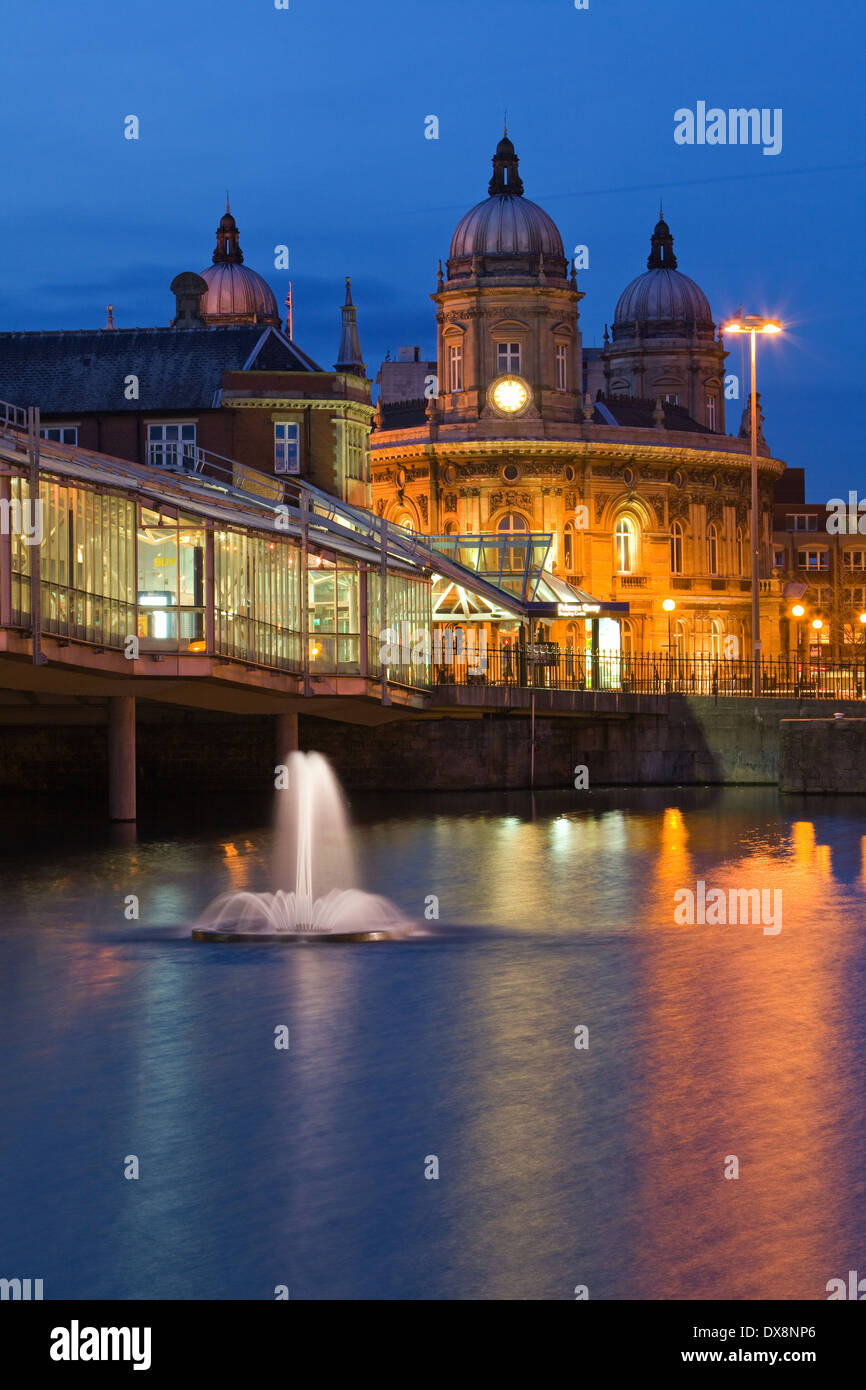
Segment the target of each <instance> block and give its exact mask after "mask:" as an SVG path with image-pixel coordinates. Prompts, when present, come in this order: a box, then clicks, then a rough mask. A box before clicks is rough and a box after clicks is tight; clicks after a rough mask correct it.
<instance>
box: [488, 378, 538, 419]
mask: <svg viewBox="0 0 866 1390" xmlns="http://www.w3.org/2000/svg"><path fill="white" fill-rule="evenodd" d="M491 394H492V400H493V404H494V405H495V406H496V409H497V410H501V411H502V412H503V414H505V415H514V414H516V412H517V411H518V410H522V409H523V407H524V406H525V405H526V402H527V401H528V400H529V388H528V387H527V385H526V382H525V381H521V380H520V377H519V376H504V377H501V378H500V380H499V381H497V382H496V384H495V386H494V387H493V391H492V393H491Z"/></svg>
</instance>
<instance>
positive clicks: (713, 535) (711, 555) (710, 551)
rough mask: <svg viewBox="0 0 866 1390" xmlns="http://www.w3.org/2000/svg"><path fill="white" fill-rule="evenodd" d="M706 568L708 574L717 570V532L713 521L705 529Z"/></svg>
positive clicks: (715, 572) (716, 572)
mask: <svg viewBox="0 0 866 1390" xmlns="http://www.w3.org/2000/svg"><path fill="white" fill-rule="evenodd" d="M707 569H708V571H709V573H710V574H718V572H719V533H718V530H717V529H716V527H715V525H714V523H713V522H710V526H709V529H708V531H707Z"/></svg>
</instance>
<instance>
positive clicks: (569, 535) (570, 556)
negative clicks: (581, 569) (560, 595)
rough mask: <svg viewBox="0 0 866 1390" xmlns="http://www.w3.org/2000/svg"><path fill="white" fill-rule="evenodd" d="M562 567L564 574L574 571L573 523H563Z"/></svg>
mask: <svg viewBox="0 0 866 1390" xmlns="http://www.w3.org/2000/svg"><path fill="white" fill-rule="evenodd" d="M562 567H563V569H564V570H565V572H566V574H572V573H573V572H574V523H573V522H571V521H567V522H566V523H565V534H564V536H563V542H562Z"/></svg>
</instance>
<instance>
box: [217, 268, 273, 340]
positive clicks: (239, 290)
mask: <svg viewBox="0 0 866 1390" xmlns="http://www.w3.org/2000/svg"><path fill="white" fill-rule="evenodd" d="M201 278H202V279H203V280H204V281H206V282H207V294H203V295H202V298H201V316H202V318H203V319H204V320H205V322H206V323H249V322H252V323H272V324H274V325H275V326H276V327H279V324H280V315H279V310H278V309H277V301H276V296H275V295H274V292H273V290H272V289H271V287H270V285H269V284H268V282H267V281H266V280H263V279H262V277H261V275H258V274H257V273H256V271H254V270H250V268H249V266H246V265H209V266H208V268H207V270H203V271H202V273H201Z"/></svg>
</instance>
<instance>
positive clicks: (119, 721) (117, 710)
mask: <svg viewBox="0 0 866 1390" xmlns="http://www.w3.org/2000/svg"><path fill="white" fill-rule="evenodd" d="M135 816H136V807H135V696H134V695H111V696H109V700H108V818H109V820H112V821H134V820H135Z"/></svg>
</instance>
